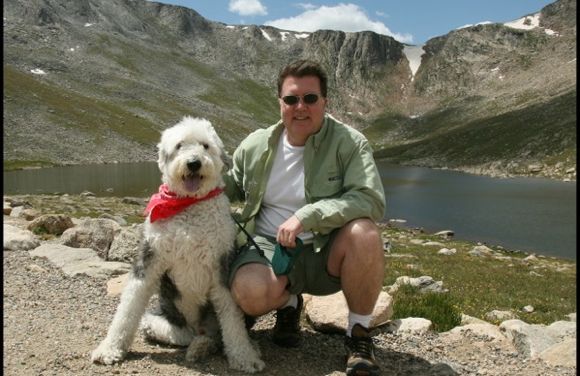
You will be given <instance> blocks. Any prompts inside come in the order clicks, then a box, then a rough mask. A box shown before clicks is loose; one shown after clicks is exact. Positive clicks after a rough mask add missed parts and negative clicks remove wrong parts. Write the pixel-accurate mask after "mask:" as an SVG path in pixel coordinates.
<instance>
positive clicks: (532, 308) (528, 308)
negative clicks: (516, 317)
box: [522, 305, 534, 313]
mask: <svg viewBox="0 0 580 376" xmlns="http://www.w3.org/2000/svg"><path fill="white" fill-rule="evenodd" d="M522 311H524V312H525V313H532V312H534V307H532V306H531V305H527V306H525V307H524V308H522Z"/></svg>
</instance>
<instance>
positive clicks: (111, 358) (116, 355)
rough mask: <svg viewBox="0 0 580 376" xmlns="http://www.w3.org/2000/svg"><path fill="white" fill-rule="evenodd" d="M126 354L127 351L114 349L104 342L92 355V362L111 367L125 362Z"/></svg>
mask: <svg viewBox="0 0 580 376" xmlns="http://www.w3.org/2000/svg"><path fill="white" fill-rule="evenodd" d="M126 354H127V351H125V350H122V349H119V348H115V347H112V346H110V345H109V344H107V343H105V342H102V343H101V344H100V345H99V347H97V348H96V349H95V350H94V351H93V352H92V353H91V362H93V363H100V364H107V365H110V364H113V363H118V362H120V361H121V360H123V359H124V358H125V355H126Z"/></svg>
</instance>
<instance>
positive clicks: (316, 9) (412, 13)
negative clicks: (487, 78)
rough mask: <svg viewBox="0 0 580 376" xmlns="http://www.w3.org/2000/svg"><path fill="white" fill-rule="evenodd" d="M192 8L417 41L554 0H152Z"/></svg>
mask: <svg viewBox="0 0 580 376" xmlns="http://www.w3.org/2000/svg"><path fill="white" fill-rule="evenodd" d="M157 1H158V2H161V3H167V4H174V5H181V6H184V7H187V8H191V9H193V10H195V11H197V12H198V13H199V14H201V15H202V16H203V17H204V18H206V19H208V20H210V21H217V22H223V23H225V24H228V25H243V24H245V25H270V26H274V27H277V28H279V29H284V30H291V31H305V32H313V31H316V30H319V29H331V30H342V31H350V32H353V31H363V30H371V31H374V32H376V33H379V34H384V35H388V36H392V37H393V38H395V39H396V40H398V41H399V42H402V43H407V44H414V45H422V44H424V43H425V42H427V40H429V39H431V38H433V37H437V36H442V35H445V34H447V33H449V32H450V31H451V30H454V29H458V28H461V27H465V26H469V25H476V24H478V23H490V22H491V23H496V22H498V23H506V22H510V21H514V20H517V19H519V18H521V17H523V16H526V15H529V14H534V13H537V12H539V11H540V10H541V9H542V8H543V7H544V6H546V5H548V4H550V3H553V2H554V1H555V0H381V1H376V0H357V1H349V0H344V1H330V0H321V1H314V0H312V1H308V0H302V1H299V0H298V1H292V0H288V1H279V0H278V1H275V0H210V1H207V0H206V1H195V0H157Z"/></svg>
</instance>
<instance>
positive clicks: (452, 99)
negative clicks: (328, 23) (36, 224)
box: [4, 0, 576, 179]
mask: <svg viewBox="0 0 580 376" xmlns="http://www.w3.org/2000/svg"><path fill="white" fill-rule="evenodd" d="M575 11H576V2H575V1H572V0H558V1H556V2H555V3H553V4H550V5H548V6H546V7H545V8H544V9H542V10H541V11H540V12H539V13H538V14H537V15H530V19H532V18H533V17H536V18H537V19H538V27H535V28H532V29H530V30H521V29H514V28H510V27H508V26H505V25H502V24H491V25H476V26H473V27H469V28H464V29H459V30H454V31H452V32H450V33H449V34H447V35H445V36H441V37H436V38H433V39H431V40H429V41H428V42H427V43H426V45H425V46H422V47H423V50H424V54H423V56H422V60H421V64H420V66H419V68H418V71H417V72H416V73H415V74H412V72H411V69H410V65H409V60H408V57H407V56H406V54H405V52H404V47H405V45H404V44H402V43H399V42H397V41H396V40H394V39H393V38H391V37H387V36H384V35H379V34H376V33H373V32H358V33H345V32H341V31H331V30H319V31H317V32H314V33H297V32H291V31H285V30H280V29H276V28H274V27H269V26H257V25H225V24H222V23H219V22H213V21H210V20H206V19H205V18H203V17H202V16H201V15H199V14H198V13H197V12H195V11H194V10H192V9H188V8H184V7H179V6H172V5H166V4H160V3H155V2H150V1H141V0H111V1H102V0H83V1H76V2H73V3H70V2H67V1H63V0H46V1H39V0H8V1H6V2H4V43H5V48H4V51H5V59H4V78H5V85H4V87H5V96H4V105H5V107H4V108H5V109H4V119H5V127H4V136H5V140H6V141H5V148H4V159H5V168H6V167H8V168H14V167H18V166H32V165H40V166H42V165H52V164H67V163H95V162H96V163H100V162H112V161H142V160H154V159H155V148H154V146H155V144H156V142H157V138H158V136H159V131H160V130H161V129H163V128H165V127H167V126H169V125H171V124H173V123H175V122H176V121H178V120H179V119H180V118H181V116H183V115H185V114H190V115H194V116H203V117H207V118H209V119H210V120H211V121H213V122H214V123H215V125H216V127H217V128H218V131H219V132H220V134H221V135H222V137H223V138H224V141H225V143H226V146H227V148H228V149H229V150H230V151H232V150H233V148H234V147H235V145H237V144H238V142H239V141H240V140H241V139H242V138H243V137H244V136H245V135H247V134H248V133H249V132H250V131H252V130H254V129H256V128H259V127H265V126H267V125H269V124H271V123H273V122H275V121H276V120H277V118H278V115H277V114H278V109H277V104H276V99H275V96H276V92H275V80H276V76H277V73H278V70H279V69H280V67H281V66H283V65H284V64H285V63H287V62H289V61H291V60H293V59H295V58H302V57H304V58H312V59H316V60H318V61H320V62H321V64H322V65H323V66H324V67H325V68H326V69H327V71H328V72H329V86H330V95H329V96H330V99H331V101H330V106H329V111H330V112H331V113H333V114H334V115H335V116H336V117H338V118H340V119H342V120H344V121H346V122H348V123H350V124H352V125H353V126H355V127H357V128H359V129H361V130H362V131H363V132H364V133H365V134H366V135H367V137H369V139H370V140H371V142H372V143H373V147H374V148H375V150H377V151H378V155H379V156H381V157H384V158H389V159H392V160H393V161H394V162H396V163H407V164H415V165H426V166H429V167H445V168H459V169H470V168H471V169H472V170H477V169H478V168H479V169H480V170H485V166H495V167H494V168H496V169H497V170H498V171H499V172H503V173H506V174H525V173H529V172H530V171H529V168H528V166H529V165H533V164H536V165H541V166H542V167H541V168H540V174H544V175H549V174H548V173H547V171H551V173H552V174H553V175H554V177H559V178H562V177H568V178H572V179H574V178H575V170H574V173H573V174H568V173H566V171H569V170H570V169H571V168H573V167H575V163H576V158H575V150H576V145H575V139H576V114H575V107H571V106H570V103H571V101H572V100H575V95H576V87H575V79H576V69H575V53H576V47H575V41H576V21H575V18H573V17H571V16H570V14H575ZM572 12H573V13H572ZM536 18H534V19H536ZM548 28H549V30H553V31H554V34H552V35H550V34H547V33H546V32H545V30H546V29H548ZM554 101H555V102H558V101H560V102H561V101H563V102H564V103H563V105H562V107H563V108H564V109H565V111H564V112H562V111H558V114H559V116H558V119H556V120H554V119H540V120H537V118H538V116H536V114H533V115H532V119H535V120H534V126H533V127H531V128H533V131H532V132H531V134H530V135H526V137H527V138H528V140H531V141H530V142H528V143H523V145H519V144H517V143H515V142H513V140H512V139H510V137H512V136H511V135H510V130H511V132H512V133H513V132H515V133H519V134H521V132H519V131H518V128H519V127H527V124H515V125H513V124H511V123H509V122H508V123H505V122H504V123H502V124H500V125H498V124H496V123H499V122H500V121H505V117H506V116H508V117H509V115H510V114H513V113H514V111H518V110H527V109H529V108H532V109H534V111H539V112H546V111H547V109H550V108H554V107H555V106H556V104H554ZM558 103H559V102H558ZM542 106H544V107H542ZM502 116H503V118H502ZM508 120H510V119H508ZM489 128H493V132H492V133H494V138H496V137H500V138H502V137H504V138H505V141H506V142H505V147H504V148H503V150H502V152H498V151H496V150H489V149H490V148H489V145H490V144H493V143H494V142H495V141H496V140H494V139H489V138H485V137H483V136H485V135H486V134H487V133H489V132H488V130H489ZM457 131H461V132H464V133H465V132H466V133H467V134H468V136H466V137H463V138H461V140H460V141H461V142H459V141H455V142H454V143H452V144H445V143H443V144H438V142H437V140H441V139H452V137H449V135H452V134H453V132H457ZM506 133H507V137H505V136H506ZM482 137H483V139H482ZM63 139H64V140H70V142H62V140H63ZM434 140H435V142H434ZM431 144H438V146H437V149H433V148H431V147H430V146H429V145H431ZM540 144H541V145H545V146H546V147H545V148H541V147H537V146H536V145H540ZM457 146H459V147H460V148H459V151H457V152H455V153H454V154H453V155H449V154H448V153H446V151H447V150H450V149H453V147H457ZM466 149H473V150H475V151H477V152H474V153H473V154H474V155H478V157H477V158H466V157H464V156H463V155H462V154H466V153H462V151H463V152H464V151H465V150H466ZM6 162H7V163H8V166H7V163H6ZM510 162H513V163H512V164H510ZM558 163H559V165H558V166H559V167H558V168H556V167H555V166H556V165H557V164H558ZM516 165H517V166H516ZM510 166H511V167H510ZM514 166H516V167H514Z"/></svg>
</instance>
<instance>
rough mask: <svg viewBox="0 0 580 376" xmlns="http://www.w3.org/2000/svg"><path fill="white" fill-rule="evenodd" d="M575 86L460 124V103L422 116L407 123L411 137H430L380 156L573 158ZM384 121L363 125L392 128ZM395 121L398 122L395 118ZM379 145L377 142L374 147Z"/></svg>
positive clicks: (474, 160) (440, 160)
mask: <svg viewBox="0 0 580 376" xmlns="http://www.w3.org/2000/svg"><path fill="white" fill-rule="evenodd" d="M575 103H576V91H575V90H574V91H572V92H569V93H567V94H565V95H562V96H559V97H556V98H553V99H551V100H549V101H548V102H545V103H539V104H534V105H532V106H530V107H527V108H524V109H520V110H516V111H512V112H508V113H504V114H501V115H498V116H492V117H489V118H483V119H478V120H475V121H472V122H469V123H467V124H464V125H463V126H461V127H457V124H458V120H457V119H458V118H460V117H461V116H463V114H462V113H461V108H450V109H447V110H445V111H441V112H437V113H434V114H427V115H426V116H424V117H423V118H422V119H420V120H418V119H413V120H407V121H406V122H403V121H401V120H399V121H398V123H399V124H401V123H402V125H401V127H408V128H410V127H413V129H408V130H405V132H406V134H407V137H408V138H411V139H412V138H413V137H415V136H417V135H418V134H420V133H423V134H429V136H428V137H426V138H424V139H421V140H418V141H415V142H412V143H409V144H405V145H394V146H390V147H389V146H387V147H384V148H382V149H380V150H378V151H377V153H376V155H377V157H379V158H387V159H390V160H392V161H394V162H410V163H412V161H413V160H417V159H423V158H425V157H426V156H428V157H429V158H431V159H432V160H434V161H436V162H435V164H436V165H447V166H449V167H454V166H461V165H475V164H480V163H485V162H490V161H495V160H507V161H509V160H512V159H516V160H517V159H518V158H519V157H521V156H522V155H526V156H527V157H530V158H538V159H540V160H545V161H550V163H556V162H558V161H559V160H562V159H565V158H567V157H574V158H575V156H574V154H575V153H574V151H575V150H576V145H575V144H576V105H575ZM389 120H390V119H385V121H382V122H378V123H375V124H374V125H373V126H371V127H370V128H368V129H367V130H365V133H366V134H367V135H368V136H369V137H376V136H377V135H378V134H380V132H381V131H386V130H389V128H391V129H392V128H393V126H392V125H388V124H387V123H386V122H387V121H389ZM395 124H396V123H395ZM375 147H376V146H375Z"/></svg>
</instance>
